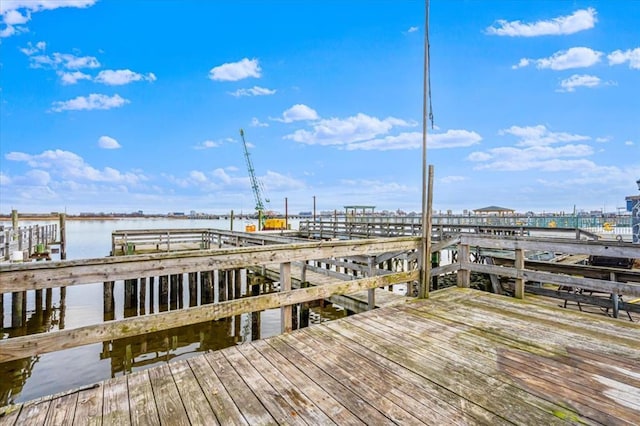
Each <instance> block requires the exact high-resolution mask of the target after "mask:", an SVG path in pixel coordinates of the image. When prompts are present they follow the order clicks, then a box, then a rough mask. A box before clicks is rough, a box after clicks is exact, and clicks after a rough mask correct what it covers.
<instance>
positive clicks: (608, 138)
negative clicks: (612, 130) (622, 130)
mask: <svg viewBox="0 0 640 426" xmlns="http://www.w3.org/2000/svg"><path fill="white" fill-rule="evenodd" d="M610 140H611V136H604V137H599V138H596V142H600V143H605V142H609V141H610Z"/></svg>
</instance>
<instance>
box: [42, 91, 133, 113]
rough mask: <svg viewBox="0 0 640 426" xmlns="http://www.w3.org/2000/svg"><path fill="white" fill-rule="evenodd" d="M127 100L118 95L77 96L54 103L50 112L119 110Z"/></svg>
mask: <svg viewBox="0 0 640 426" xmlns="http://www.w3.org/2000/svg"><path fill="white" fill-rule="evenodd" d="M128 103H129V100H128V99H124V98H122V97H121V96H120V95H117V94H116V95H113V96H107V95H101V94H96V93H92V94H90V95H89V96H87V97H85V96H78V97H77V98H74V99H70V100H68V101H60V102H54V103H53V106H52V107H51V110H52V111H54V112H61V111H76V110H93V109H111V108H119V107H121V106H123V105H125V104H128Z"/></svg>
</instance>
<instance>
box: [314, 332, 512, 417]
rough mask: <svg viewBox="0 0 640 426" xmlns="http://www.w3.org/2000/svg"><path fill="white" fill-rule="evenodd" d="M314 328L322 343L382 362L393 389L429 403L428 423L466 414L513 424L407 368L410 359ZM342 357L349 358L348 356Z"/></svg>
mask: <svg viewBox="0 0 640 426" xmlns="http://www.w3.org/2000/svg"><path fill="white" fill-rule="evenodd" d="M392 321H393V320H392ZM312 331H313V337H314V338H315V337H316V335H318V336H321V338H322V340H323V341H324V342H325V343H324V344H323V346H328V347H333V346H339V347H344V348H348V349H349V350H351V352H352V353H354V354H356V355H349V357H348V358H352V357H354V356H355V357H362V358H364V359H366V360H367V361H368V362H371V363H374V364H376V365H379V366H380V367H381V368H382V369H383V372H382V373H381V374H382V376H381V377H380V380H382V381H384V382H385V383H388V384H389V386H392V387H393V389H394V390H395V389H398V390H401V391H404V392H405V393H407V394H409V395H411V396H412V398H414V399H416V400H418V401H422V402H423V403H425V404H428V405H429V406H430V407H429V408H427V409H424V408H423V409H422V410H420V411H419V413H420V415H421V416H420V418H421V419H423V420H427V421H428V423H431V424H437V423H440V424H443V423H465V421H464V419H465V418H466V419H467V421H470V422H471V423H480V424H490V425H502V424H504V425H507V424H508V425H510V424H512V423H511V422H509V421H508V420H506V419H502V418H500V417H498V416H496V415H495V414H494V413H492V412H490V411H488V410H485V409H484V408H482V407H481V406H479V405H477V404H469V403H468V401H467V400H465V399H463V398H461V397H460V396H459V395H458V394H456V393H454V392H452V391H451V390H449V389H447V388H445V387H442V386H439V385H438V384H436V383H434V382H432V381H430V380H425V379H424V377H423V376H421V375H419V374H417V373H415V372H414V371H411V370H410V369H408V368H406V366H407V363H402V364H400V363H396V362H394V361H392V360H389V359H388V358H386V357H385V356H384V354H379V353H376V352H374V351H370V350H367V348H366V347H363V346H362V345H360V344H359V343H357V342H355V341H353V340H351V339H349V338H347V337H345V336H343V335H341V334H339V333H333V332H331V331H330V330H328V329H326V328H324V327H316V328H314V329H313V330H312ZM310 334H311V333H310ZM327 340H328V342H327ZM343 358H345V359H347V357H343ZM365 372H366V370H365ZM403 401H404V399H403ZM443 417H444V419H443Z"/></svg>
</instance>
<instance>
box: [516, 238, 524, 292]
mask: <svg viewBox="0 0 640 426" xmlns="http://www.w3.org/2000/svg"><path fill="white" fill-rule="evenodd" d="M515 268H516V271H517V273H518V278H516V285H515V297H516V299H522V298H524V281H525V280H524V278H523V277H522V275H521V272H522V270H523V269H524V250H522V249H516V260H515Z"/></svg>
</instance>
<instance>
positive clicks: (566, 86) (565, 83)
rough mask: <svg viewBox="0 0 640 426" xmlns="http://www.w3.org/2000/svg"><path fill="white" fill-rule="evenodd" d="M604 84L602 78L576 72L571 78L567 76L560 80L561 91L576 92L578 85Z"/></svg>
mask: <svg viewBox="0 0 640 426" xmlns="http://www.w3.org/2000/svg"><path fill="white" fill-rule="evenodd" d="M601 85H603V83H602V80H600V78H599V77H596V76H595V75H587V74H574V75H572V76H571V77H569V78H565V79H564V80H562V81H561V82H560V87H561V89H559V91H561V92H575V90H576V87H590V88H592V87H598V86H601Z"/></svg>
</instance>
